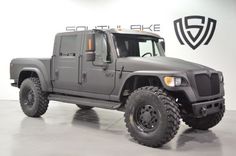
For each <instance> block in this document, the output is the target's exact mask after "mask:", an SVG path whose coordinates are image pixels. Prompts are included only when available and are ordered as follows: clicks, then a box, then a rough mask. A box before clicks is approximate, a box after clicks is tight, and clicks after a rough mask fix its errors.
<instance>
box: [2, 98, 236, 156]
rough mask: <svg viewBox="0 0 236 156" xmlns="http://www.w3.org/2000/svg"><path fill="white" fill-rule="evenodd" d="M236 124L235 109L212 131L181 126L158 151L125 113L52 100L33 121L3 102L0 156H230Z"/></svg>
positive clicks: (16, 105) (12, 104) (11, 103)
mask: <svg viewBox="0 0 236 156" xmlns="http://www.w3.org/2000/svg"><path fill="white" fill-rule="evenodd" d="M235 123H236V111H227V112H226V114H225V117H224V118H223V120H222V122H221V123H220V124H219V125H218V126H216V127H214V128H212V129H211V130H209V131H199V130H193V129H190V128H188V127H187V126H185V125H184V124H183V123H181V126H180V130H179V132H178V134H177V135H176V136H175V138H174V139H173V140H172V141H171V142H169V143H167V144H166V145H164V146H163V147H162V148H159V149H158V148H157V149H156V148H150V147H145V146H142V145H139V144H138V143H136V142H135V141H134V140H133V139H132V138H131V137H130V136H129V134H128V133H127V130H126V127H125V124H124V122H123V113H122V112H118V111H111V110H105V109H98V108H95V109H93V110H88V111H83V110H80V109H78V108H77V106H76V105H72V104H63V103H60V102H50V106H49V109H48V111H47V112H46V114H45V115H43V116H42V117H41V118H29V117H26V116H25V115H24V114H23V112H22V111H21V109H20V106H19V103H18V101H0V124H1V125H0V156H72V155H73V156H74V155H78V156H92V155H96V156H104V155H109V156H116V155H118V156H119V155H120V156H128V155H130V156H139V155H140V156H149V155H159V156H163V155H165V156H168V155H175V156H178V155H181V156H185V155H186V156H187V155H188V156H189V155H191V156H194V155H197V156H199V155H201V156H203V155H207V156H221V155H227V156H228V155H233V153H234V152H235V148H236V146H235V144H236V131H235V128H234V124H235Z"/></svg>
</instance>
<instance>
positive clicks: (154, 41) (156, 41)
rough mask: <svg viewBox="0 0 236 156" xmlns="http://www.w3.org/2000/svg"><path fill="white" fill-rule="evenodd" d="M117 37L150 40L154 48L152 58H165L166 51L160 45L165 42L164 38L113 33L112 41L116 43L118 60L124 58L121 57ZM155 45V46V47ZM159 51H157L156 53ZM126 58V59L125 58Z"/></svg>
mask: <svg viewBox="0 0 236 156" xmlns="http://www.w3.org/2000/svg"><path fill="white" fill-rule="evenodd" d="M117 36H124V37H127V38H129V37H130V38H137V37H138V38H145V39H147V40H150V41H151V42H152V46H153V47H152V48H153V51H152V52H153V53H152V56H150V57H157V56H165V51H164V49H163V47H162V46H161V44H160V41H163V40H164V39H163V38H159V37H154V36H150V35H140V34H119V33H112V39H113V42H114V47H115V51H116V55H117V57H118V58H122V57H121V56H120V55H119V52H120V50H119V46H118V45H117ZM154 44H155V45H154ZM154 46H156V48H154ZM156 49H157V51H156ZM154 53H155V55H153V54H154ZM125 57H142V56H125ZM123 58H124V57H123Z"/></svg>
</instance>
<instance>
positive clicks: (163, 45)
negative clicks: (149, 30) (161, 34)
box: [160, 40, 166, 52]
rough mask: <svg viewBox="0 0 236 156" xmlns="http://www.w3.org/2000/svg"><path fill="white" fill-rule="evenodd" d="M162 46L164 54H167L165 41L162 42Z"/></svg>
mask: <svg viewBox="0 0 236 156" xmlns="http://www.w3.org/2000/svg"><path fill="white" fill-rule="evenodd" d="M160 44H161V46H162V49H163V50H164V52H165V50H166V47H165V41H164V40H163V41H160Z"/></svg>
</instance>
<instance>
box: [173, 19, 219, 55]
mask: <svg viewBox="0 0 236 156" xmlns="http://www.w3.org/2000/svg"><path fill="white" fill-rule="evenodd" d="M216 22H217V21H216V20H214V19H212V18H206V17H204V16H186V17H184V18H179V19H177V20H175V21H174V28H175V34H176V36H177V38H178V40H179V42H180V44H182V45H184V44H187V45H189V46H190V47H191V48H192V49H193V50H195V49H196V48H198V47H199V46H200V45H201V44H204V45H207V44H208V43H209V42H210V41H211V38H212V37H213V35H214V32H215V28H216Z"/></svg>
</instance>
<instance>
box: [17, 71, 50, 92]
mask: <svg viewBox="0 0 236 156" xmlns="http://www.w3.org/2000/svg"><path fill="white" fill-rule="evenodd" d="M24 71H29V72H30V71H32V72H35V73H37V75H38V77H39V80H40V84H41V88H42V90H43V91H48V89H49V86H48V84H47V81H46V80H45V78H44V76H43V73H42V72H41V71H40V70H39V69H38V68H35V67H26V68H22V69H21V70H20V72H19V75H18V85H19V77H20V74H21V73H22V72H24Z"/></svg>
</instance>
